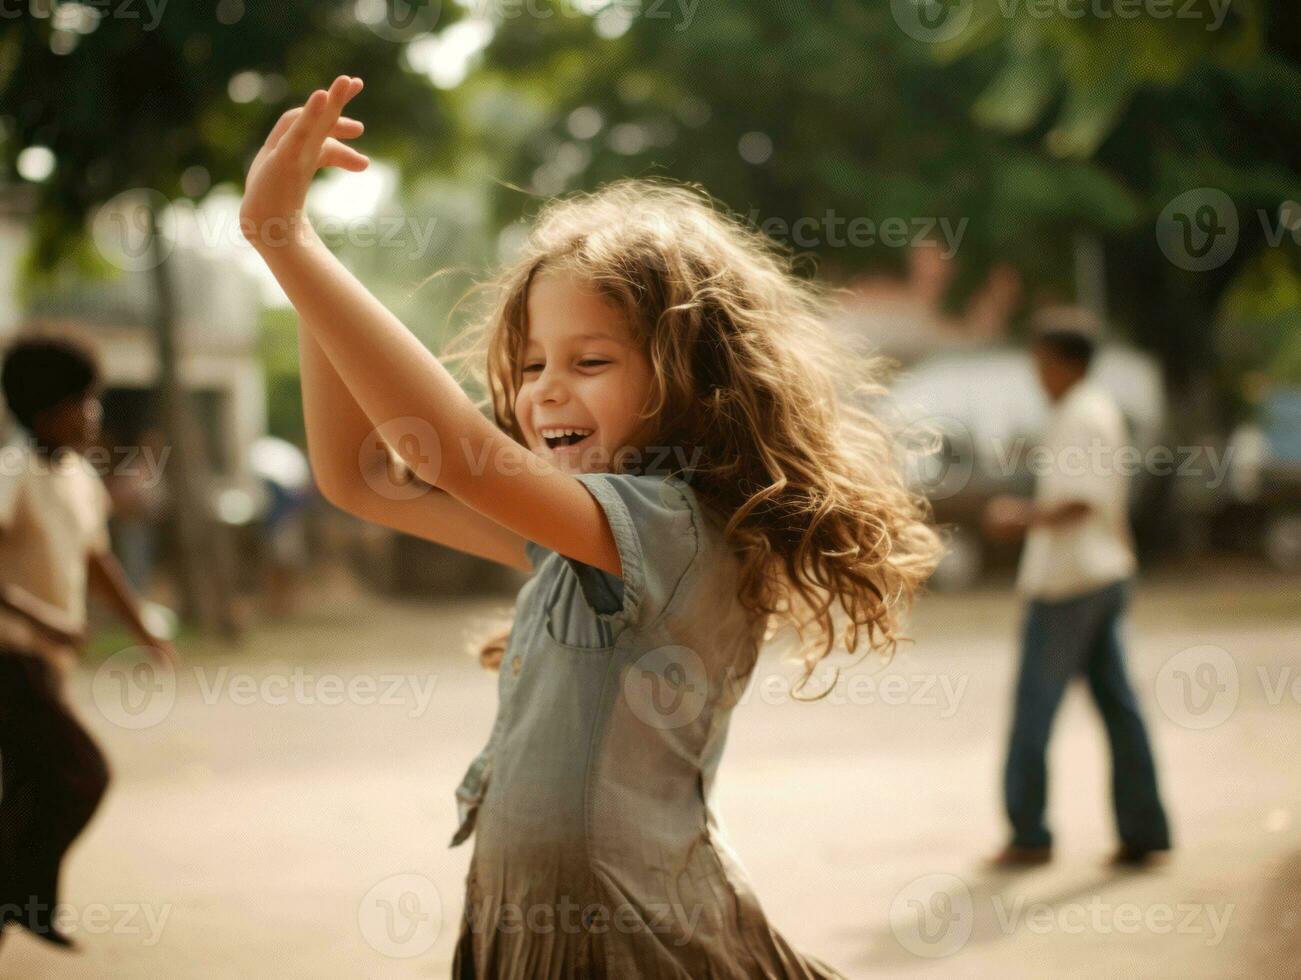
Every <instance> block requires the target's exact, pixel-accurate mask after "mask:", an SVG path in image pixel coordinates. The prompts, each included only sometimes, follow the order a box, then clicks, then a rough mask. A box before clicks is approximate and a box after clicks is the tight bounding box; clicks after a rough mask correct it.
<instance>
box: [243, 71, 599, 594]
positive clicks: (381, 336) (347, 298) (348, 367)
mask: <svg viewBox="0 0 1301 980" xmlns="http://www.w3.org/2000/svg"><path fill="white" fill-rule="evenodd" d="M360 91H361V80H360V79H353V78H349V77H347V76H340V77H339V78H337V79H335V81H334V84H332V85H331V86H330V89H329V91H328V92H324V91H320V90H318V91H316V92H313V93H312V96H311V98H309V99H308V100H307V103H306V105H305V106H304V107H303V108H302V109H301V110H292V111H291V112H290V113H286V115H285V116H284V117H283V118H282V119H281V120H280V122H279V123H277V125H276V127H275V128H274V129H273V130H272V131H271V135H270V136H268V138H267V141H266V143H265V144H264V145H263V147H262V149H261V150H259V151H258V154H257V157H256V158H255V159H254V161H253V165H252V166H251V167H250V169H249V175H248V180H247V183H246V187H245V195H244V202H243V205H242V207H241V209H240V219H241V228H242V230H243V232H244V235H245V237H246V238H247V239H248V240H249V241H250V242H251V243H252V245H253V247H254V248H256V249H257V251H258V254H259V255H261V257H262V259H263V261H265V262H266V263H267V266H268V267H269V268H270V269H271V271H272V273H273V274H274V275H275V277H276V279H277V280H278V281H279V282H280V285H281V287H282V288H283V289H284V291H285V294H286V295H287V296H288V297H289V300H290V302H292V303H293V305H294V307H295V308H296V309H297V310H298V312H299V314H300V316H301V318H302V324H303V329H304V331H305V333H306V335H309V336H304V338H303V339H304V340H305V341H306V340H308V339H312V340H314V341H315V342H317V343H318V344H319V347H320V351H321V353H323V354H324V356H325V358H327V359H328V363H329V364H330V365H332V366H333V368H334V370H335V371H336V372H337V374H338V377H339V378H340V379H342V381H343V384H344V385H346V388H347V390H348V391H349V392H350V393H351V396H352V398H353V399H354V401H355V404H356V405H357V406H358V407H359V408H360V410H361V412H362V414H363V415H364V416H365V417H366V418H367V419H369V420H372V421H374V422H375V423H376V424H377V425H378V426H379V427H380V428H381V429H384V428H386V427H387V426H392V427H394V429H396V430H402V429H403V428H405V427H408V426H412V427H414V428H415V429H416V430H417V435H416V437H415V438H411V439H403V438H398V439H396V440H393V443H392V445H393V448H394V449H395V450H396V451H397V452H398V453H400V454H401V455H402V457H403V459H404V460H405V461H406V463H407V465H408V466H409V467H410V468H411V469H412V471H413V472H414V473H415V474H416V475H417V476H419V477H420V478H421V479H422V480H424V481H425V482H426V483H429V484H431V485H433V486H435V487H439V488H441V489H443V490H445V491H446V492H447V493H449V494H451V495H452V496H453V497H455V498H456V499H457V500H459V501H461V502H462V503H464V504H465V505H467V506H468V507H469V508H471V509H472V510H474V511H475V512H477V513H478V514H480V515H482V516H483V517H485V518H487V519H488V521H490V522H493V523H495V524H498V525H500V526H502V527H503V528H507V529H509V530H510V531H512V532H514V533H515V534H517V535H519V536H520V537H521V538H525V539H528V540H531V541H535V542H537V543H538V544H540V545H542V546H543V547H546V548H549V549H551V550H553V551H557V552H559V553H561V554H563V555H566V556H568V557H571V558H575V559H577V560H579V561H581V562H584V563H585V564H588V565H592V566H594V567H596V568H600V569H602V570H603V571H607V572H610V573H611V574H613V575H620V574H622V569H621V568H620V565H619V555H618V551H617V549H616V548H615V544H614V537H613V535H612V534H611V532H610V528H609V525H608V523H607V522H606V519H605V515H604V513H603V512H602V510H601V508H600V505H598V504H597V502H596V501H595V499H593V497H592V496H591V495H590V494H589V493H588V492H587V489H586V488H585V487H584V486H583V485H582V484H581V483H580V482H579V481H578V480H576V479H574V478H573V477H572V476H569V475H568V474H565V473H563V472H561V471H560V470H558V469H556V468H555V467H553V466H551V465H550V464H549V463H547V462H546V461H545V460H543V459H542V458H540V457H538V456H537V455H535V454H534V453H532V452H530V451H529V449H528V448H527V447H524V446H521V445H519V444H518V443H517V442H515V440H513V439H511V438H510V437H509V436H508V435H506V434H505V433H504V432H502V431H501V430H500V429H498V428H497V427H496V426H495V425H493V424H492V423H491V422H490V421H489V420H488V419H486V418H485V417H484V416H483V415H482V414H481V413H480V412H479V410H478V409H477V408H476V407H475V406H474V403H473V402H472V401H471V400H470V398H469V397H468V396H467V395H466V394H465V392H463V391H462V390H461V387H460V385H458V384H457V382H456V379H455V378H453V377H452V376H451V374H450V373H449V372H448V371H447V369H446V368H444V367H443V365H442V364H441V363H440V362H439V360H438V359H437V358H436V357H435V356H434V355H433V354H432V353H430V351H429V350H428V349H426V348H425V346H424V345H423V344H421V343H420V341H419V340H417V339H416V337H415V336H414V335H413V334H412V333H411V332H410V331H409V330H407V328H406V327H405V326H404V325H403V324H402V323H401V322H400V321H399V320H398V319H397V318H396V317H395V316H393V314H392V313H391V312H390V311H389V310H388V309H386V308H385V307H384V305H383V304H382V303H380V302H379V300H377V299H376V298H375V297H374V296H372V295H371V294H370V293H369V292H368V291H367V290H366V288H365V287H364V286H363V285H362V284H361V283H360V282H358V281H357V279H356V278H355V277H354V276H353V275H352V273H351V272H349V271H348V269H347V268H346V267H345V266H344V265H343V264H342V263H341V262H339V260H338V259H337V258H335V256H334V255H333V254H332V253H331V252H330V250H329V249H328V248H326V247H325V245H324V243H323V242H322V241H321V240H320V238H319V237H318V236H317V235H316V233H315V230H314V229H313V228H312V226H311V224H310V222H309V221H308V220H307V218H306V214H305V211H304V205H305V201H306V197H307V188H308V186H309V184H310V183H311V179H312V176H313V174H315V172H316V171H317V170H318V169H319V168H320V167H323V166H342V167H345V168H346V169H349V170H361V169H364V168H365V167H366V166H367V164H368V162H369V161H367V160H366V158H365V157H364V156H362V155H361V154H360V153H358V152H357V151H356V150H353V149H352V148H351V147H348V146H346V145H344V144H343V143H342V142H340V138H348V137H349V136H355V135H356V134H357V133H358V132H360V124H358V123H356V122H354V121H352V120H346V119H342V118H341V117H340V113H341V111H342V109H343V107H344V106H345V105H346V104H347V103H348V102H349V101H350V100H351V99H352V98H353V97H354V96H355V95H356V94H357V93H358V92H360ZM305 353H306V355H307V362H308V364H309V365H310V364H311V363H312V361H311V357H312V351H311V348H308V349H307V350H306V351H305ZM317 366H320V365H317ZM315 377H317V378H318V380H319V372H317V373H316V375H315ZM307 383H308V382H307V380H306V379H305V387H306V385H307ZM335 394H336V397H337V392H336V393H335ZM321 407H323V406H320V405H319V404H318V405H317V408H318V409H319V408H321ZM317 414H319V412H318V413H317ZM355 422H356V420H355V418H354V419H353V424H354V425H355ZM426 427H427V428H426ZM318 430H319V427H318ZM331 447H332V448H331V450H330V452H329V457H330V458H329V459H324V460H322V459H319V456H320V454H319V453H318V465H322V464H324V469H325V470H326V471H330V472H338V471H339V470H338V469H336V467H347V466H349V465H351V466H356V465H357V463H356V461H357V455H356V454H357V452H358V449H357V447H356V445H355V444H353V445H352V447H351V449H349V448H347V442H346V440H345V442H344V444H342V445H340V444H337V443H336V442H335V441H333V440H331ZM345 453H350V454H351V459H347V458H339V457H341V456H342V455H343V454H345ZM388 503H389V502H388V501H385V506H386V505H387V504H388ZM386 523H387V521H386ZM485 526H486V525H485ZM511 563H513V562H511Z"/></svg>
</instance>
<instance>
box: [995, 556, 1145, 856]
mask: <svg viewBox="0 0 1301 980" xmlns="http://www.w3.org/2000/svg"><path fill="white" fill-rule="evenodd" d="M1130 588H1131V582H1130V580H1129V579H1125V580H1122V581H1119V582H1114V583H1112V584H1111V585H1107V586H1104V587H1103V588H1100V589H1096V590H1094V591H1092V592H1087V593H1085V594H1083V595H1079V596H1072V597H1071V598H1069V599H1062V600H1053V601H1047V600H1042V599H1034V600H1031V601H1030V602H1029V603H1027V605H1026V612H1025V621H1024V625H1023V628H1022V636H1021V670H1020V675H1019V676H1018V678H1017V683H1016V703H1015V719H1014V721H1013V724H1012V737H1011V741H1010V744H1009V746H1008V752H1007V766H1006V769H1005V771H1004V779H1003V796H1004V803H1005V804H1006V806H1007V815H1008V819H1009V820H1010V821H1011V823H1012V843H1013V844H1015V845H1017V846H1020V847H1048V846H1050V845H1051V844H1052V834H1051V833H1050V832H1049V830H1048V827H1047V824H1046V823H1045V822H1044V804H1045V801H1046V799H1047V794H1048V767H1047V764H1046V761H1045V757H1046V755H1047V751H1048V736H1049V734H1050V733H1051V730H1052V723H1053V717H1054V715H1056V713H1057V706H1058V705H1059V704H1060V703H1061V699H1062V695H1063V694H1064V693H1065V691H1066V685H1067V684H1068V683H1069V682H1070V680H1071V679H1072V678H1073V677H1074V676H1075V675H1076V674H1080V673H1082V674H1084V676H1085V677H1086V678H1087V680H1088V682H1089V690H1090V692H1091V693H1092V694H1093V700H1094V702H1095V703H1096V704H1097V706H1098V710H1099V711H1100V712H1101V713H1102V721H1103V724H1104V725H1105V726H1106V729H1107V740H1108V742H1109V743H1110V745H1111V795H1112V805H1113V806H1114V807H1115V811H1116V829H1117V831H1118V833H1119V836H1120V840H1121V843H1123V844H1126V845H1128V846H1130V847H1132V848H1136V849H1138V850H1144V851H1163V850H1166V849H1168V848H1169V847H1170V829H1169V827H1168V825H1167V823H1166V815H1165V810H1164V809H1163V808H1162V806H1161V799H1160V794H1159V793H1158V791H1157V781H1156V766H1155V765H1154V763H1153V761H1152V749H1151V746H1150V745H1149V744H1148V739H1147V729H1146V728H1145V727H1144V725H1143V716H1142V714H1141V713H1140V711H1139V706H1138V701H1137V699H1136V698H1135V697H1134V691H1133V688H1131V687H1130V684H1129V678H1128V677H1127V676H1126V673H1125V650H1124V646H1123V645H1122V630H1123V625H1124V613H1125V608H1126V606H1127V605H1128V603H1129V594H1130Z"/></svg>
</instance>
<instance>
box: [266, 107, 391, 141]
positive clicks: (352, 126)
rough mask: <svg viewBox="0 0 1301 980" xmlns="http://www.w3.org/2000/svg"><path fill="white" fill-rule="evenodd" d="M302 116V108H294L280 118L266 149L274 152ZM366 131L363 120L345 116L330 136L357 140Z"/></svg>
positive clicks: (268, 139)
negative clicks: (295, 121) (296, 120)
mask: <svg viewBox="0 0 1301 980" xmlns="http://www.w3.org/2000/svg"><path fill="white" fill-rule="evenodd" d="M302 114H303V107H302V106H294V108H292V109H289V110H287V111H286V112H285V113H283V114H282V115H281V116H280V118H279V119H278V120H276V124H275V126H274V127H272V129H271V135H270V136H268V137H267V141H266V147H265V148H266V149H268V150H274V149H275V148H276V144H277V143H279V142H280V140H281V139H282V138H283V137H284V135H285V133H286V132H287V131H288V129H289V127H290V126H292V125H293V123H294V120H295V119H297V118H298V117H299V116H301V115H302ZM365 131H366V127H365V125H364V124H363V123H362V122H361V120H359V119H350V118H348V117H347V116H344V117H342V118H341V119H340V120H339V121H338V122H337V123H335V124H334V129H333V130H331V131H330V135H331V136H335V137H338V138H339V139H345V140H350V139H356V138H357V137H358V136H360V135H361V134H362V133H364V132H365Z"/></svg>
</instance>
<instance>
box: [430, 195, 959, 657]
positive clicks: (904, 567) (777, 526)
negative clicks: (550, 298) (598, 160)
mask: <svg viewBox="0 0 1301 980" xmlns="http://www.w3.org/2000/svg"><path fill="white" fill-rule="evenodd" d="M543 267H546V268H548V269H551V268H562V269H565V270H568V271H572V272H574V273H577V274H578V276H580V277H581V278H582V279H583V280H585V281H587V282H589V283H591V284H592V285H593V286H595V287H596V288H597V289H598V290H599V291H600V292H601V294H602V295H604V296H605V297H606V298H607V299H608V300H609V301H610V302H611V303H612V304H613V305H614V306H615V307H616V308H617V309H618V310H619V311H621V312H622V314H623V316H624V317H625V319H626V322H627V325H628V327H629V329H630V330H631V331H632V334H633V337H634V339H635V341H636V342H637V343H638V344H640V346H641V349H642V350H643V351H644V352H645V353H646V355H647V356H648V357H649V359H650V362H651V365H652V367H653V370H654V381H653V384H652V393H651V398H650V402H649V404H648V405H647V406H646V408H645V411H644V413H643V422H644V424H648V425H649V428H648V429H647V430H645V431H651V432H653V433H654V436H653V438H651V439H650V440H649V441H648V442H647V443H646V444H647V445H653V446H656V447H682V449H683V450H684V451H683V452H682V453H681V455H680V456H678V457H677V458H679V459H687V460H690V461H691V464H692V465H691V467H690V471H689V472H686V473H683V474H680V475H683V477H684V479H687V480H688V482H689V483H690V485H691V486H692V487H693V488H694V489H695V491H696V494H697V495H698V498H699V499H700V500H701V501H702V502H703V503H705V504H706V505H708V506H709V507H710V508H712V509H713V510H714V512H715V513H716V514H717V515H718V516H719V517H720V518H721V520H722V522H723V523H724V527H725V538H726V540H727V542H728V544H729V545H730V547H731V548H732V549H733V550H734V551H735V553H736V554H737V555H738V556H739V557H740V559H741V577H740V589H739V600H740V602H741V603H742V604H743V606H744V607H745V608H746V609H747V610H748V611H749V612H751V613H752V614H753V616H755V617H756V618H757V619H758V620H759V621H760V622H762V624H763V625H764V627H765V635H766V636H769V637H770V636H772V635H773V634H774V633H775V632H776V630H777V629H778V628H780V627H782V626H790V627H793V628H794V631H795V635H796V637H797V638H798V641H799V642H798V644H797V656H798V657H799V659H800V660H802V662H803V663H804V666H805V674H804V678H803V680H804V681H807V680H808V679H809V677H810V676H811V675H812V672H813V670H814V668H815V667H816V665H817V663H818V662H819V661H821V660H822V659H823V658H825V657H826V656H827V655H828V654H830V653H831V652H832V651H833V650H834V649H835V648H836V646H837V643H841V644H843V646H844V648H845V649H846V650H847V651H849V652H851V653H852V652H854V651H855V650H858V649H859V648H860V647H861V646H862V644H863V642H864V641H866V645H867V647H868V648H869V649H873V650H878V651H880V652H881V653H883V654H884V655H887V656H888V655H890V654H892V653H893V651H894V649H895V646H896V645H897V643H898V642H899V640H900V639H902V638H903V637H902V635H901V618H902V616H903V614H904V612H905V611H906V610H907V608H908V607H909V606H910V604H911V603H912V601H913V600H914V598H915V597H916V596H917V594H918V592H919V590H920V589H921V587H922V586H923V584H924V583H925V581H926V579H927V577H928V576H929V575H930V573H931V571H932V570H933V569H934V567H935V565H936V563H937V561H938V560H939V557H940V554H941V550H942V549H941V545H940V541H939V538H938V536H937V534H936V533H935V532H934V530H933V529H932V528H931V527H930V526H929V524H928V518H929V509H928V506H927V503H926V501H925V500H924V499H923V498H922V497H920V496H919V495H917V494H915V493H913V492H911V491H910V490H909V488H908V487H907V485H906V483H905V480H904V476H903V472H902V467H901V463H900V458H899V454H898V453H897V452H896V446H895V443H894V440H893V439H892V437H891V435H890V433H889V431H888V430H887V429H886V427H885V426H884V425H883V424H882V422H881V421H880V420H879V419H878V418H876V417H875V416H874V415H873V414H872V412H871V411H870V410H869V409H868V408H867V407H866V406H867V405H868V404H869V403H870V399H871V398H873V397H874V396H876V395H879V394H880V393H881V392H882V390H883V387H882V382H883V378H884V372H885V370H886V369H887V367H888V365H887V363H886V362H884V361H882V360H880V359H876V358H871V357H868V356H866V355H862V354H854V353H852V352H851V351H850V350H849V349H848V348H847V346H846V345H843V344H840V343H838V342H837V341H836V340H835V338H834V337H833V335H832V333H831V331H830V330H829V329H828V326H827V324H828V315H829V313H830V312H831V295H830V293H829V292H828V291H827V290H826V289H825V288H824V287H821V286H819V285H818V284H817V283H816V282H814V281H813V280H811V279H809V278H806V277H803V276H801V275H799V274H797V272H796V270H795V268H794V262H793V260H792V257H791V256H790V255H789V254H787V253H786V252H784V251H782V250H781V249H780V248H779V247H778V246H777V245H776V244H775V243H773V242H772V241H771V240H770V239H768V238H767V237H765V236H763V235H761V234H759V233H758V232H756V231H753V230H751V229H750V228H749V227H747V226H746V225H745V224H743V223H742V222H741V221H739V220H737V219H736V218H734V217H732V216H730V215H729V214H728V213H726V212H725V211H724V210H723V209H721V208H720V207H719V206H718V205H717V204H716V202H714V201H713V200H712V199H711V198H710V197H709V196H708V195H707V194H705V193H704V192H703V191H702V190H700V189H699V188H697V187H693V186H683V185H678V184H673V183H669V182H665V181H649V180H642V179H635V180H634V179H628V180H621V181H618V182H616V183H612V184H608V185H606V186H605V187H603V188H602V189H600V190H598V191H596V192H593V193H582V194H576V195H573V196H569V197H565V198H559V199H555V200H552V201H551V202H549V203H547V204H546V205H545V206H544V207H543V208H542V210H541V211H540V213H539V214H538V215H537V218H536V220H535V221H534V223H533V225H532V228H531V231H530V233H529V235H528V238H527V240H526V241H525V243H524V245H523V247H522V250H521V252H520V254H519V256H518V258H517V259H516V260H515V261H513V262H512V263H511V264H509V265H508V267H506V268H505V269H503V270H502V272H501V273H500V274H499V275H498V276H497V277H496V278H495V279H494V280H493V281H492V282H490V283H488V284H487V286H488V289H489V290H490V292H489V296H490V299H489V300H488V310H487V312H486V315H485V316H483V317H482V318H481V319H480V320H479V322H478V323H477V324H476V325H475V327H473V328H471V330H469V331H468V332H467V333H466V334H465V335H464V336H463V337H462V338H461V339H460V341H459V343H458V344H455V345H453V348H452V349H451V350H450V352H449V353H450V356H451V359H452V360H456V359H458V358H460V359H465V361H466V363H467V364H468V365H470V367H471V369H474V368H476V367H477V368H478V370H477V372H476V373H477V374H478V378H479V382H480V383H481V384H482V385H483V390H484V391H486V393H487V394H486V396H485V400H486V401H487V402H488V403H490V407H491V411H492V413H493V415H494V417H495V419H496V421H497V424H498V425H500V426H501V428H502V429H503V430H505V431H506V432H509V433H510V434H511V435H513V436H514V437H515V439H517V440H519V441H520V442H521V443H522V442H523V441H524V439H523V435H522V433H521V431H520V428H519V424H518V421H517V420H516V418H515V414H514V405H515V395H516V392H517V391H518V389H519V385H520V380H521V375H520V368H521V362H522V355H523V350H524V346H525V343H526V339H527V332H528V323H527V313H526V311H527V298H528V291H529V287H530V284H531V283H532V281H533V278H534V277H535V276H536V275H537V274H538V272H539V270H541V269H542V268H543ZM485 407H487V406H485ZM838 620H840V621H841V624H840V625H839V626H838V625H837V621H838ZM504 643H505V638H504V636H503V635H499V636H496V637H494V638H493V639H492V640H490V641H489V642H488V643H487V644H486V646H485V647H484V648H483V649H482V650H481V657H482V659H483V661H484V663H485V664H487V665H489V666H491V665H493V664H494V663H495V662H496V661H498V660H499V659H500V655H501V652H502V650H503V648H504Z"/></svg>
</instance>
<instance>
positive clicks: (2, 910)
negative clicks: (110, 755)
mask: <svg viewBox="0 0 1301 980" xmlns="http://www.w3.org/2000/svg"><path fill="white" fill-rule="evenodd" d="M60 687H61V684H60V677H59V672H58V669H57V668H56V667H54V665H52V664H51V663H49V662H48V661H46V660H44V659H42V658H40V657H36V656H29V655H27V654H24V653H20V652H17V651H14V650H8V649H3V648H0V930H3V928H4V926H5V925H6V924H8V923H9V922H19V923H21V924H22V925H24V926H26V927H27V928H29V929H31V930H32V931H33V932H34V933H36V934H37V935H42V936H47V937H48V936H50V935H51V934H52V932H53V930H52V928H51V926H52V920H53V914H54V909H55V906H56V905H57V903H58V891H59V869H60V866H61V865H62V863H63V856H64V854H65V853H66V852H67V850H68V847H69V846H70V845H71V844H72V842H73V841H74V840H76V839H77V836H78V835H79V834H80V833H81V831H82V830H83V828H85V826H86V824H87V823H89V822H90V818H91V816H92V815H93V814H94V813H95V810H96V808H97V807H98V806H99V802H100V800H101V799H102V798H103V796H104V791H105V789H106V788H107V787H108V781H109V773H108V765H107V763H106V761H105V759H104V755H103V753H102V752H100V750H99V747H98V746H97V745H96V744H95V742H94V741H93V740H92V739H91V737H90V735H88V734H87V733H86V730H85V729H84V728H82V727H81V724H80V723H79V722H78V721H77V719H76V718H74V717H73V716H72V713H71V712H70V711H69V709H68V706H67V704H66V703H65V702H64V700H63V697H62V693H61V691H60Z"/></svg>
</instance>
